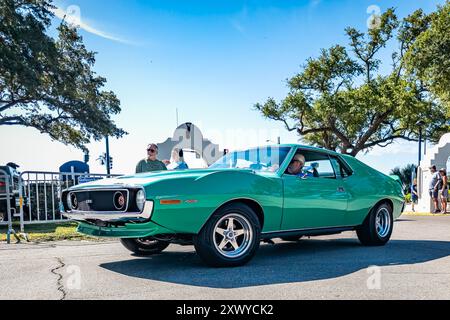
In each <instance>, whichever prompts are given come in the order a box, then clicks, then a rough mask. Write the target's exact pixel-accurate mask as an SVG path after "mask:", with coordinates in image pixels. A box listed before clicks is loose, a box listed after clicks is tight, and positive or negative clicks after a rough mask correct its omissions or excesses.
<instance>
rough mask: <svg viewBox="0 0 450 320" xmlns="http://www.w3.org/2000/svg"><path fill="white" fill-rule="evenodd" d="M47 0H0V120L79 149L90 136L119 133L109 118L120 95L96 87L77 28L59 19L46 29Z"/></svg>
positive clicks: (99, 82) (99, 81)
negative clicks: (54, 32)
mask: <svg viewBox="0 0 450 320" xmlns="http://www.w3.org/2000/svg"><path fill="white" fill-rule="evenodd" d="M52 8H54V7H53V6H52V4H51V1H49V0H26V1H19V0H0V125H21V126H27V127H33V128H36V129H38V130H39V131H40V132H42V133H47V134H49V135H50V137H51V138H52V139H54V140H58V141H61V142H63V143H65V144H72V145H74V146H76V147H78V148H81V149H85V144H87V143H88V142H89V141H90V140H91V139H95V140H100V139H101V138H103V137H105V136H107V135H108V136H113V137H121V136H123V135H124V134H125V131H123V130H122V129H119V128H117V127H116V125H115V124H114V122H113V121H112V119H111V116H112V115H115V114H118V113H119V112H120V111H121V109H120V101H119V100H118V99H117V97H116V96H115V94H114V93H113V92H111V91H102V88H103V87H104V85H105V83H106V79H105V78H103V77H99V76H97V75H96V74H95V72H94V71H93V70H92V68H93V66H94V64H95V54H94V53H93V52H90V51H88V50H87V49H86V47H85V46H84V44H83V40H82V38H81V36H80V35H79V34H78V32H77V30H76V29H74V28H71V27H70V26H69V25H67V23H65V22H62V23H61V25H60V26H59V27H58V29H57V31H58V37H57V39H53V38H51V37H50V36H48V35H47V34H46V31H47V29H48V28H49V27H50V19H51V18H52V17H53V14H52V12H51V9H52Z"/></svg>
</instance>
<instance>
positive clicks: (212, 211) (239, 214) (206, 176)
mask: <svg viewBox="0 0 450 320" xmlns="http://www.w3.org/2000/svg"><path fill="white" fill-rule="evenodd" d="M60 205H61V210H62V212H63V213H64V215H65V216H66V217H68V218H70V219H73V220H75V221H78V222H79V227H78V231H79V232H81V233H84V234H87V235H92V236H98V237H114V238H120V239H121V242H122V244H123V245H124V246H125V247H126V248H127V249H129V250H130V251H132V252H134V253H135V254H138V255H151V254H157V253H160V252H161V251H163V250H164V249H165V248H167V247H168V246H169V244H171V243H175V244H181V245H194V246H195V249H196V251H197V253H198V255H199V256H200V257H201V258H202V260H204V261H205V262H206V263H207V264H209V265H211V266H239V265H243V264H245V263H247V262H248V261H249V260H250V259H251V258H252V257H253V256H254V255H255V253H256V251H257V249H258V247H259V244H260V242H261V241H270V239H273V238H281V239H282V240H285V241H298V240H299V239H300V238H301V237H302V236H317V235H326V234H337V233H341V232H343V231H350V230H354V231H356V233H357V235H358V238H359V240H360V242H361V243H362V244H363V245H367V246H379V245H384V244H386V243H387V242H388V241H389V239H390V237H391V233H392V229H393V222H394V220H395V219H396V218H398V217H399V216H400V215H401V213H402V211H403V208H404V195H403V191H402V187H401V185H400V184H399V183H398V182H397V181H396V180H394V179H392V178H391V177H388V176H386V175H384V174H382V173H380V172H378V171H376V170H375V169H372V168H370V167H369V166H367V165H365V164H363V163H362V162H360V161H358V160H357V159H355V158H353V157H350V156H346V155H342V154H338V153H335V152H332V151H328V150H323V149H318V148H313V147H307V146H300V145H277V146H269V147H261V148H255V149H250V150H245V151H238V152H232V153H229V154H227V155H225V156H224V157H223V158H221V159H220V160H219V161H217V162H216V163H215V164H213V165H212V166H210V167H209V168H208V169H202V170H182V171H164V172H152V173H145V174H137V175H133V176H122V177H119V178H115V179H107V180H102V181H95V182H92V183H87V184H82V185H78V186H75V187H73V188H70V189H68V190H64V191H63V192H62V196H61V204H60Z"/></svg>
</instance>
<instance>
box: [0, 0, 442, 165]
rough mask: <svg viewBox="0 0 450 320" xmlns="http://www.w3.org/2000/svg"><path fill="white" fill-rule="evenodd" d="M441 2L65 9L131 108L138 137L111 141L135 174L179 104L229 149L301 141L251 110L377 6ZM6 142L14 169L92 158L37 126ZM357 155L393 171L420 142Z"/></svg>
mask: <svg viewBox="0 0 450 320" xmlns="http://www.w3.org/2000/svg"><path fill="white" fill-rule="evenodd" d="M442 2H443V1H430V0H422V1H373V0H371V1H354V0H353V1H326V0H311V1H309V0H302V1H291V0H283V1H281V0H280V1H268V0H258V1H237V0H236V1H235V0H222V1H219V0H210V1H188V0H182V1H171V0H159V1H153V0H145V1H144V0H114V1H110V0H109V1H107V0H95V1H92V0H80V1H72V0H64V1H63V0H59V1H56V2H55V4H57V6H58V7H59V8H60V9H61V10H63V11H67V10H68V9H70V10H71V9H73V8H75V9H77V8H79V14H80V21H81V22H82V23H83V25H82V26H83V29H84V30H81V31H80V32H81V34H82V35H83V37H84V41H85V43H86V46H87V47H88V48H89V49H90V50H93V51H96V52H98V54H97V63H96V66H95V70H96V71H97V72H98V73H99V74H100V75H102V76H104V77H106V78H107V79H108V84H107V88H108V89H111V90H113V91H114V92H115V93H116V94H117V96H118V97H119V99H120V100H121V104H122V109H123V111H122V113H121V114H120V115H118V116H117V117H115V120H116V122H117V124H118V125H119V126H121V127H123V128H124V129H125V130H126V131H128V132H129V133H130V134H129V135H128V136H126V137H125V138H123V139H121V140H112V141H111V154H112V156H113V157H114V165H115V166H114V169H113V172H115V173H128V172H131V171H133V170H134V167H135V164H136V163H137V161H138V160H139V159H141V158H143V157H144V156H145V146H146V144H147V143H149V142H162V141H164V140H165V139H166V138H168V137H169V136H171V135H172V133H173V131H174V129H175V127H176V117H175V114H176V113H175V110H176V108H178V110H179V121H180V122H186V121H190V122H194V123H196V124H197V125H198V126H199V127H200V128H201V129H202V131H203V132H204V133H205V135H206V136H207V137H209V138H211V139H212V140H213V141H214V142H218V143H219V144H220V146H221V148H229V149H234V148H243V147H245V146H253V145H255V144H261V143H263V142H265V141H266V140H268V139H271V140H276V137H277V136H278V135H280V136H281V139H282V142H286V143H287V142H297V140H298V136H297V135H296V134H295V133H289V132H287V131H286V130H285V129H284V127H283V126H282V124H280V123H277V122H273V121H270V120H265V119H263V118H262V117H261V116H260V114H259V113H258V112H256V111H255V110H253V108H252V106H253V105H254V104H255V103H257V102H263V101H265V99H267V98H268V97H274V98H276V99H281V98H283V96H284V95H285V94H286V93H287V90H288V89H287V87H286V83H285V80H286V79H287V78H289V77H291V76H293V75H294V74H295V73H297V72H298V71H299V70H300V65H302V64H303V63H304V62H305V60H306V59H307V58H308V57H311V56H316V55H318V53H319V51H320V49H321V48H327V47H330V46H331V45H334V44H336V43H339V44H343V45H346V44H347V42H348V41H347V39H346V37H345V35H344V29H345V27H347V26H353V27H356V28H358V29H360V30H362V31H365V30H367V19H368V18H369V13H368V12H367V9H368V8H369V6H371V5H376V6H378V7H379V8H380V9H381V10H385V9H387V8H389V7H396V8H397V14H398V15H399V16H400V17H404V16H405V15H407V14H409V13H411V12H412V11H414V10H415V9H418V8H422V9H424V10H425V11H426V12H429V11H432V10H434V9H435V8H436V5H437V4H438V3H442ZM74 6H75V7H74ZM63 11H62V12H63ZM57 22H58V18H55V23H57ZM387 53H388V51H386V52H385V53H383V57H384V58H387ZM10 137H14V138H15V140H14V142H13V141H12V140H11V139H10ZM0 139H1V144H2V145H4V146H5V148H4V150H8V151H6V152H5V151H3V150H2V153H1V154H0V163H4V162H8V161H14V162H17V163H18V164H21V165H22V167H21V169H22V170H51V171H53V170H57V168H58V167H59V165H60V164H62V163H63V162H65V161H68V160H72V159H80V160H81V159H82V158H83V155H82V153H81V152H80V151H78V150H76V149H74V148H72V147H67V146H64V145H63V144H61V143H58V142H52V141H50V139H49V137H48V136H46V135H41V134H40V133H39V132H37V131H35V130H33V129H27V128H11V127H8V128H4V127H3V128H0ZM89 148H90V151H91V163H90V164H91V171H93V172H103V171H104V169H103V168H102V167H100V166H99V164H98V163H96V162H95V161H94V160H95V158H97V157H98V156H99V155H100V154H101V153H102V152H103V151H104V150H103V149H104V144H103V143H92V144H91V145H89ZM2 149H3V148H2ZM387 155H388V157H387ZM359 158H360V159H361V160H363V161H365V162H367V163H368V164H369V165H372V166H373V167H375V168H377V169H379V170H381V171H383V172H387V171H389V170H390V169H391V168H393V167H395V166H398V165H404V164H407V163H411V162H414V163H415V162H417V144H414V143H412V144H411V143H400V144H395V145H393V146H392V147H389V148H385V149H375V150H373V151H372V152H371V153H369V154H368V155H361V156H359Z"/></svg>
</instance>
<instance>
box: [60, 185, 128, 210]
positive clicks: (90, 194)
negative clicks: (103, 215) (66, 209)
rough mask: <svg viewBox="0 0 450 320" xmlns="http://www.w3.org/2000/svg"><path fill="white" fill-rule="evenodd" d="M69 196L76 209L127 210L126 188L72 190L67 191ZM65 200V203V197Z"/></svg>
mask: <svg viewBox="0 0 450 320" xmlns="http://www.w3.org/2000/svg"><path fill="white" fill-rule="evenodd" d="M69 197H71V202H72V207H73V209H74V210H76V211H96V212H101V211H105V212H126V211H127V210H128V204H129V191H128V190H126V189H124V190H98V191H92V190H89V191H74V192H69ZM121 197H122V198H121ZM66 198H67V197H66ZM65 200H66V201H65V202H66V205H67V199H65Z"/></svg>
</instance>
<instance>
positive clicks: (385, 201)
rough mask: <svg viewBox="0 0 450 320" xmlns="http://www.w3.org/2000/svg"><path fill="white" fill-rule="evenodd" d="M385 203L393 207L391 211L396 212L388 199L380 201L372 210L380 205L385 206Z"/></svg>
mask: <svg viewBox="0 0 450 320" xmlns="http://www.w3.org/2000/svg"><path fill="white" fill-rule="evenodd" d="M383 203H386V204H388V205H389V206H390V207H391V209H392V210H394V203H393V202H392V200H391V199H387V198H386V199H383V200H380V201H378V202H377V203H376V204H375V205H374V206H373V207H372V210H373V209H374V208H376V207H378V206H379V205H381V204H383Z"/></svg>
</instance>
